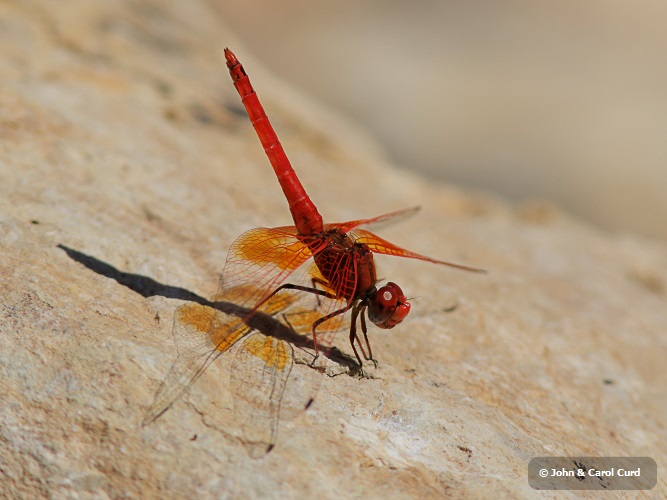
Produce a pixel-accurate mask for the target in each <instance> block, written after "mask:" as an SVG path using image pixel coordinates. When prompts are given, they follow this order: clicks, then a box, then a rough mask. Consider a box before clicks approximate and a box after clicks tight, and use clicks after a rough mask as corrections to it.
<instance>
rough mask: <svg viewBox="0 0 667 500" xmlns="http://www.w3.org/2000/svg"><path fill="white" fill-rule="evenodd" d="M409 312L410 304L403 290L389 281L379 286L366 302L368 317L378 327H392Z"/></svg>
mask: <svg viewBox="0 0 667 500" xmlns="http://www.w3.org/2000/svg"><path fill="white" fill-rule="evenodd" d="M409 312H410V304H409V303H408V300H407V298H406V297H405V295H403V290H401V287H399V286H398V285H397V284H396V283H392V282H389V283H387V284H386V285H385V286H383V287H382V288H380V289H379V290H378V291H377V292H375V295H373V297H372V298H371V300H370V302H369V304H368V319H369V320H371V321H372V322H373V323H375V324H376V325H377V326H379V327H380V328H393V327H395V326H396V325H398V324H399V323H400V322H401V321H403V319H404V318H405V317H406V316H407V315H408V313H409Z"/></svg>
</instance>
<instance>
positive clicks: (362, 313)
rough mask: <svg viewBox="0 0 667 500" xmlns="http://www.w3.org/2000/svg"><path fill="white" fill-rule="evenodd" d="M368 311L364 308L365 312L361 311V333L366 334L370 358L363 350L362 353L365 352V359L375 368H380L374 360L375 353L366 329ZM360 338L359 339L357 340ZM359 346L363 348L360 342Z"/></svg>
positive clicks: (365, 338)
mask: <svg viewBox="0 0 667 500" xmlns="http://www.w3.org/2000/svg"><path fill="white" fill-rule="evenodd" d="M365 312H366V309H365V307H364V310H363V311H361V331H362V332H363V333H364V340H365V341H366V347H368V357H366V353H365V352H364V350H363V349H362V350H361V352H364V359H366V360H368V361H372V362H373V364H374V365H375V368H377V367H378V362H377V361H376V360H375V359H373V351H372V350H371V343H370V342H369V341H368V334H367V333H366V332H367V331H368V330H367V328H366V315H365ZM358 339H359V338H358V337H357V340H358ZM359 346H361V342H359Z"/></svg>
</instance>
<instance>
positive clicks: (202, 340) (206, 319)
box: [142, 303, 250, 426]
mask: <svg viewBox="0 0 667 500" xmlns="http://www.w3.org/2000/svg"><path fill="white" fill-rule="evenodd" d="M249 331H250V329H249V327H248V326H247V325H246V324H245V323H244V322H243V321H242V320H241V319H240V318H238V317H235V316H231V315H228V314H224V313H222V312H220V311H218V310H216V309H214V308H212V307H208V306H204V305H201V304H197V303H187V304H184V305H182V306H180V307H179V308H178V309H176V312H175V313H174V326H173V330H172V333H173V336H174V342H175V343H176V347H177V350H178V356H177V358H176V361H174V364H173V365H172V366H171V369H170V370H169V373H168V374H167V376H166V378H165V379H164V381H163V382H162V384H161V385H160V387H159V389H158V390H157V393H156V394H155V398H154V401H153V403H152V404H151V406H150V407H149V409H148V411H147V412H146V414H145V416H144V419H143V421H142V426H143V425H147V424H149V423H151V422H152V421H154V420H155V419H157V418H158V417H159V416H160V415H162V414H163V413H164V412H165V411H167V410H168V409H169V407H171V405H172V404H173V403H174V402H175V401H177V400H178V399H179V398H180V397H181V396H182V395H183V394H184V393H185V392H187V391H188V390H189V389H190V387H191V386H192V384H194V383H195V382H196V380H197V379H198V378H199V377H200V376H201V375H202V373H204V372H205V371H206V369H207V368H208V367H209V365H210V364H211V363H212V362H213V361H215V360H216V359H217V357H218V356H220V354H222V353H223V352H225V351H226V350H228V349H229V348H230V347H231V346H232V345H234V343H236V342H237V341H238V340H239V339H240V338H242V337H243V336H244V335H246V334H247V333H248V332H249Z"/></svg>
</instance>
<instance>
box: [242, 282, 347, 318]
mask: <svg viewBox="0 0 667 500" xmlns="http://www.w3.org/2000/svg"><path fill="white" fill-rule="evenodd" d="M282 290H299V291H301V292H308V293H314V294H315V295H318V296H322V297H326V298H328V299H335V298H336V296H335V295H334V294H333V293H330V292H327V291H326V290H319V289H317V288H311V287H308V286H301V285H293V284H292V283H285V284H284V285H280V286H279V287H278V288H276V289H275V290H274V291H273V292H271V295H269V296H268V297H266V298H265V299H264V300H262V301H261V302H259V303H258V304H257V305H256V306H255V307H254V308H253V311H256V310H257V309H259V308H260V307H261V306H262V304H264V303H265V302H266V301H268V300H270V299H271V297H273V296H274V295H275V294H277V293H278V292H280V291H282ZM318 300H319V299H318Z"/></svg>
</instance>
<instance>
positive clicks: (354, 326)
mask: <svg viewBox="0 0 667 500" xmlns="http://www.w3.org/2000/svg"><path fill="white" fill-rule="evenodd" d="M361 309H362V307H360V306H355V307H354V309H352V318H351V319H350V345H351V346H352V350H353V351H354V355H355V356H356V357H357V361H358V362H359V369H361V368H362V367H363V366H364V363H363V362H362V361H361V357H360V356H359V353H358V352H357V347H356V346H355V345H354V341H355V340H356V341H357V342H359V337H358V336H357V316H358V315H359V312H360V311H361ZM361 317H362V318H363V313H362V316H361ZM359 348H360V349H361V352H362V354H363V355H364V358H365V357H366V353H365V352H364V348H363V346H362V345H361V342H359Z"/></svg>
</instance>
